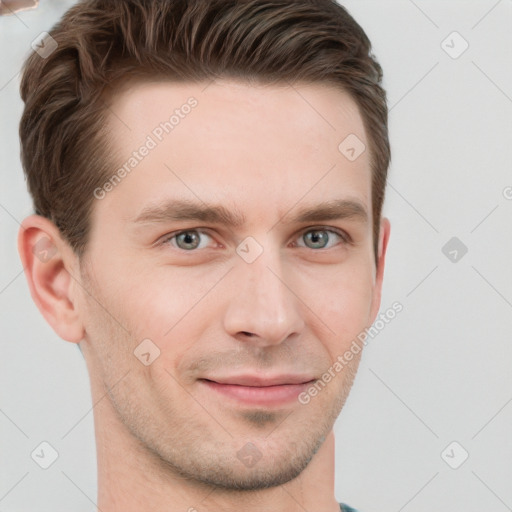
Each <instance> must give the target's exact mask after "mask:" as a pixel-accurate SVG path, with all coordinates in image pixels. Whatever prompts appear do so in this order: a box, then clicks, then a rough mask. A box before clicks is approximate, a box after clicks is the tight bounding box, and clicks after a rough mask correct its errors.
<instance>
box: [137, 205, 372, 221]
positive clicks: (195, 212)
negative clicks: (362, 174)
mask: <svg viewBox="0 0 512 512" xmlns="http://www.w3.org/2000/svg"><path fill="white" fill-rule="evenodd" d="M287 216H288V212H287V213H286V214H285V215H283V216H282V217H281V219H280V222H281V223H283V224H300V223H305V222H322V221H328V220H342V219H354V220H356V221H359V222H362V223H365V222H368V212H367V210H366V208H365V206H364V205H363V203H361V202H359V201H356V200H351V199H335V200H331V201H324V202H321V203H318V204H316V205H313V206H307V207H303V208H301V209H299V210H298V212H297V213H296V214H295V215H294V216H293V217H292V218H291V219H290V220H284V218H285V217H287ZM190 220H192V221H200V222H210V223H212V224H221V225H225V226H228V227H231V228H239V227H241V226H243V225H244V224H245V223H246V218H245V216H244V214H243V213H242V212H240V211H239V210H237V209H235V210H234V211H231V210H229V209H227V208H226V207H225V206H223V205H219V204H206V203H201V202H195V201H190V200H175V201H169V202H165V203H160V204H155V205H150V206H147V207H145V208H144V209H143V210H142V211H141V212H140V214H139V215H138V216H137V217H136V218H135V220H134V221H133V222H134V223H136V224H147V223H159V222H169V221H190Z"/></svg>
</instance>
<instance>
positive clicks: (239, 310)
mask: <svg viewBox="0 0 512 512" xmlns="http://www.w3.org/2000/svg"><path fill="white" fill-rule="evenodd" d="M230 274H231V275H230V279H231V280H232V281H231V283H232V286H233V287H234V291H233V293H232V294H231V295H230V299H229V300H230V302H229V303H228V305H227V308H226V312H225V316H224V328H225V330H226V332H227V333H228V334H230V335H231V336H233V337H235V338H236V339H238V340H239V341H244V342H248V343H251V344H254V345H256V346H259V347H264V346H271V345H277V344H279V343H282V342H283V341H285V340H286V339H288V338H289V337H291V336H292V335H294V334H295V335H296V334H299V333H301V332H302V331H303V329H304V320H303V318H302V315H301V314H300V307H301V305H302V303H301V301H300V299H299V298H298V297H297V295H296V293H297V292H296V291H295V290H294V285H295V287H297V284H298V283H297V282H294V281H293V278H292V273H291V272H288V273H286V274H285V273H283V266H282V262H281V260H280V257H279V250H277V249H276V250H275V251H273V250H270V249H269V248H268V247H267V248H265V249H264V251H263V253H262V254H261V255H260V256H259V257H258V258H257V259H256V260H255V261H253V262H252V263H247V262H245V261H244V260H242V259H241V258H240V259H239V260H238V261H237V263H236V268H235V269H234V271H232V272H230Z"/></svg>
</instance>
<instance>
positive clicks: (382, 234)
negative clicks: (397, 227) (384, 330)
mask: <svg viewBox="0 0 512 512" xmlns="http://www.w3.org/2000/svg"><path fill="white" fill-rule="evenodd" d="M390 232H391V224H390V222H389V220H388V219H387V218H385V217H383V218H382V219H381V221H380V230H379V251H378V254H379V256H378V260H377V269H376V270H377V271H376V275H375V283H374V285H373V298H372V305H371V313H370V320H371V323H373V322H374V321H375V318H376V317H377V313H378V312H379V308H380V301H381V295H382V281H383V279H384V265H385V263H386V250H387V248H388V241H389V235H390Z"/></svg>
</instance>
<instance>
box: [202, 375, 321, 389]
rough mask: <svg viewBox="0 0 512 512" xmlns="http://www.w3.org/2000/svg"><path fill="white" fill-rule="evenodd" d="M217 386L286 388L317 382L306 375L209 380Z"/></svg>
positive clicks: (247, 376) (235, 377)
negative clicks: (290, 385) (291, 385)
mask: <svg viewBox="0 0 512 512" xmlns="http://www.w3.org/2000/svg"><path fill="white" fill-rule="evenodd" d="M204 380H209V381H211V382H216V383H217V384H230V385H232V386H250V387H268V386H284V385H288V384H305V383H306V382H311V381H313V380H315V378H314V377H311V376H306V375H275V376H269V377H257V376H255V375H238V376H232V377H218V378H213V377H212V378H207V379H204Z"/></svg>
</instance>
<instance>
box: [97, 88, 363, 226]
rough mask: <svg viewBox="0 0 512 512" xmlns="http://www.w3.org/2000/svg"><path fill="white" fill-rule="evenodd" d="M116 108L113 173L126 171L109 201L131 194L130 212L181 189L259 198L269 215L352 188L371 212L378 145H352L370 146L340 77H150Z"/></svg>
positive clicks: (187, 194)
mask: <svg viewBox="0 0 512 512" xmlns="http://www.w3.org/2000/svg"><path fill="white" fill-rule="evenodd" d="M109 110H110V115H109V119H108V129H109V133H110V135H109V136H110V139H111V145H112V154H111V158H112V160H113V166H112V173H113V174H115V173H116V172H117V171H118V170H119V169H121V168H124V169H125V171H126V172H123V173H122V174H123V178H122V180H118V181H119V183H117V182H116V184H115V187H114V190H112V192H110V193H109V195H108V196H107V198H106V199H107V200H106V201H102V204H101V205H100V208H107V205H109V206H111V207H113V208H114V207H115V206H116V205H117V206H119V207H122V206H123V204H122V203H124V210H123V215H124V217H126V218H129V217H131V216H132V213H135V211H136V210H137V211H140V210H141V209H143V208H144V207H145V206H147V204H148V203H150V202H152V203H155V202H159V201H160V200H164V199H165V198H166V197H174V198H176V197H181V198H185V199H194V200H204V201H206V202H215V201H216V202H224V203H225V204H232V205H237V206H238V208H239V209H240V206H241V205H244V207H245V208H246V209H248V210H250V209H251V207H254V211H255V212H257V211H259V212H260V214H259V215H260V217H261V212H262V210H266V209H267V207H271V205H275V206H276V208H278V209H279V212H280V214H282V212H283V211H286V210H287V209H289V208H290V207H292V206H293V205H294V204H297V203H298V202H299V201H300V200H301V198H304V199H305V200H307V201H308V202H309V203H313V202H314V201H316V200H319V199H320V198H321V199H322V200H330V199H338V198H340V197H349V198H351V199H358V200H359V201H360V202H362V203H365V204H366V205H367V209H368V213H369V214H370V210H371V204H370V197H371V193H370V187H371V179H370V164H369V160H370V158H369V151H363V152H362V153H361V155H360V156H359V157H358V158H357V159H355V160H354V159H350V158H347V155H346V154H344V153H343V151H342V150H344V149H346V148H345V147H344V146H345V145H346V144H345V143H344V141H347V140H348V141H349V142H350V143H352V145H353V141H357V142H356V143H360V144H361V146H360V147H364V146H363V145H365V146H366V147H368V142H367V139H366V134H365V130H364V125H363V121H362V118H361V116H360V113H359V110H358V107H357V105H356V104H355V102H354V101H353V100H352V98H351V97H350V96H349V95H348V94H347V93H345V92H344V91H342V90H341V89H338V88H335V87H334V86H330V85H325V84H293V85H292V84H279V85H275V84H274V85H268V84H267V85H262V84H258V85H255V84H248V83H246V82H240V81H233V80H219V81H216V82H211V83H208V82H204V83H175V82H165V81H160V82H140V83H136V84H132V85H130V86H129V87H125V88H124V89H123V90H121V91H119V92H118V94H116V95H115V96H114V97H113V98H112V102H111V104H110V106H109ZM144 147H146V149H144ZM360 147H357V148H356V150H357V151H359V150H360ZM142 153H144V155H142V156H141V154H142ZM306 196H307V197H306Z"/></svg>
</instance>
